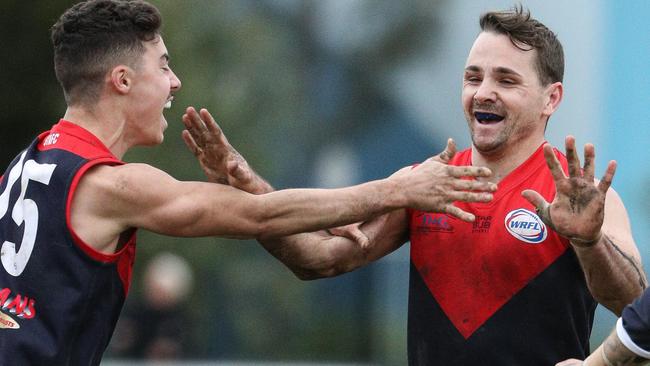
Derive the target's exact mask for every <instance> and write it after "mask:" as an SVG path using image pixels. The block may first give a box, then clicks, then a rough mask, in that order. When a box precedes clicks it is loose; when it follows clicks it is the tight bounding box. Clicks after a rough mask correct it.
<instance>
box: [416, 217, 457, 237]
mask: <svg viewBox="0 0 650 366" xmlns="http://www.w3.org/2000/svg"><path fill="white" fill-rule="evenodd" d="M415 231H416V232H418V233H432V232H449V233H451V232H454V227H453V226H452V225H451V223H450V222H449V217H447V215H443V214H428V213H427V214H420V217H418V221H417V222H416V226H415Z"/></svg>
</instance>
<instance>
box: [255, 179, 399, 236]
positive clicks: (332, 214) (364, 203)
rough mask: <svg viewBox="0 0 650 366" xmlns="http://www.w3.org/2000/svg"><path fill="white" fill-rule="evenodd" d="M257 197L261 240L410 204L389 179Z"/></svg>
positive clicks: (342, 223)
mask: <svg viewBox="0 0 650 366" xmlns="http://www.w3.org/2000/svg"><path fill="white" fill-rule="evenodd" d="M255 197H259V200H260V201H259V202H257V204H256V205H255V208H254V209H253V210H254V211H252V212H251V214H253V215H255V217H256V220H258V222H259V223H260V225H261V228H260V231H259V233H258V235H257V237H258V238H260V239H266V238H273V237H280V236H286V235H291V234H296V233H299V232H313V231H317V230H321V229H324V228H331V227H336V226H341V225H345V224H350V223H353V222H361V221H366V220H368V219H370V218H372V217H376V216H379V215H382V214H384V213H387V212H389V211H392V210H395V209H397V208H402V207H405V206H406V204H407V202H406V199H405V198H404V196H403V194H402V193H401V191H400V189H399V188H398V186H397V185H396V184H395V183H394V182H392V181H391V180H389V179H383V180H378V181H373V182H369V183H364V184H361V185H357V186H353V187H348V188H341V189H332V190H325V189H291V190H282V191H276V192H272V193H268V194H265V195H261V196H255Z"/></svg>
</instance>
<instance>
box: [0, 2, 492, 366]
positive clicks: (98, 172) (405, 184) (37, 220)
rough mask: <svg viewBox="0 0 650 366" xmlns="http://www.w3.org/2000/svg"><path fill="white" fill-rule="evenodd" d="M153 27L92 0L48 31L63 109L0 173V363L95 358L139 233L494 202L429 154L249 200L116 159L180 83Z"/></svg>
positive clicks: (139, 10) (227, 229) (136, 11)
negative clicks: (358, 177)
mask: <svg viewBox="0 0 650 366" xmlns="http://www.w3.org/2000/svg"><path fill="white" fill-rule="evenodd" d="M160 26H161V17H160V13H159V12H158V10H157V9H156V8H155V7H154V6H152V5H151V4H149V3H146V2H144V1H139V0H91V1H88V2H81V3H79V4H77V5H75V6H73V7H72V8H70V9H68V10H67V11H66V12H65V13H64V14H63V15H62V16H61V17H60V19H59V20H58V22H57V23H56V24H55V25H54V26H53V27H52V42H53V44H54V66H55V71H56V76H57V78H58V80H59V82H60V83H61V85H62V87H63V91H64V94H65V100H66V103H67V110H66V112H65V115H64V116H63V118H62V119H61V120H60V121H59V122H58V123H57V124H55V125H54V126H53V127H52V129H51V130H49V131H47V132H44V133H43V134H41V135H40V136H38V138H36V139H35V141H34V142H33V143H32V144H31V145H30V146H29V147H27V148H26V149H25V150H24V151H23V152H21V153H19V154H18V156H17V157H16V158H15V159H14V160H13V161H12V163H11V164H10V165H9V167H8V168H7V170H6V171H5V174H4V175H3V176H2V177H0V243H2V245H1V254H2V256H1V257H2V260H1V262H2V266H1V267H0V365H12V366H21V365H74V366H76V365H98V364H99V363H100V360H101V356H102V353H103V352H104V349H105V348H106V346H107V344H108V342H109V339H110V337H111V334H112V333H113V329H114V328H115V322H116V321H117V318H118V315H119V313H120V310H121V308H122V305H123V303H124V299H125V297H126V294H127V292H128V288H129V284H130V278H131V270H132V267H133V261H134V255H135V232H136V230H137V229H139V228H143V229H147V230H151V231H153V232H156V233H160V234H165V235H174V236H180V237H193V236H226V237H239V238H254V237H255V238H263V237H266V236H269V237H273V236H280V235H289V234H294V233H298V232H302V231H312V230H318V229H323V228H328V227H332V226H337V225H340V224H345V223H351V222H354V221H358V220H365V219H370V218H372V217H375V216H377V215H380V214H384V213H387V212H390V211H392V210H395V209H400V208H405V207H418V208H421V209H426V210H433V211H439V212H449V213H451V214H452V215H456V216H458V217H460V218H462V219H463V220H469V221H471V220H473V215H471V214H469V213H466V212H463V211H462V210H460V209H459V208H458V207H456V206H453V205H452V203H453V201H455V200H467V201H481V202H486V201H489V200H490V199H491V198H492V196H491V194H490V193H487V192H492V191H494V190H495V185H494V184H492V183H488V182H478V181H471V180H467V179H464V178H467V177H479V176H480V177H487V176H489V174H490V172H489V170H488V169H486V168H477V167H451V166H447V165H446V164H444V163H442V162H441V159H440V158H432V159H429V160H428V161H427V162H425V163H424V164H422V165H421V166H420V167H418V169H413V170H409V171H405V172H400V173H399V174H395V175H393V176H391V177H389V178H387V179H383V180H378V181H374V182H369V183H366V184H362V185H359V186H355V187H348V188H343V189H338V190H287V191H279V192H274V193H270V194H265V195H258V196H255V195H251V194H249V193H245V192H242V191H240V190H237V189H234V188H232V187H229V186H227V185H222V184H212V183H200V182H180V181H177V180H175V179H174V178H172V177H171V176H170V175H168V174H167V173H165V172H163V171H161V170H159V169H156V168H154V167H152V166H150V165H147V164H135V163H131V164H126V163H124V162H123V161H121V158H122V156H123V155H124V154H125V153H126V152H127V151H128V150H129V149H131V148H132V147H134V146H142V145H144V146H148V145H156V144H160V143H161V142H162V141H163V136H164V131H165V129H166V127H167V121H166V120H165V117H164V115H163V110H164V108H169V107H170V106H171V101H172V100H173V95H174V93H175V92H177V91H178V90H179V89H180V87H181V82H180V80H179V79H178V77H176V75H175V74H174V72H173V71H172V70H171V68H170V66H169V55H168V52H167V49H166V47H165V43H164V41H163V38H162V37H161V35H160ZM188 112H194V113H196V111H194V109H193V108H188ZM202 113H206V112H205V111H203V112H202ZM486 191H487V192H486Z"/></svg>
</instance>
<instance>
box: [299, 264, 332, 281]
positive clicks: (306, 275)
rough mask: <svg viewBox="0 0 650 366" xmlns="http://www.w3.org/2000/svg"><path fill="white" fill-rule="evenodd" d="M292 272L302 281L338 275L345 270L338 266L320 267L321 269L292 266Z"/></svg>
mask: <svg viewBox="0 0 650 366" xmlns="http://www.w3.org/2000/svg"><path fill="white" fill-rule="evenodd" d="M290 269H291V272H293V274H294V275H295V276H296V278H298V279H299V280H301V281H313V280H318V279H321V278H329V277H336V276H338V275H340V274H342V273H344V272H341V271H339V270H337V269H336V268H327V269H324V268H320V269H306V268H295V267H294V268H290Z"/></svg>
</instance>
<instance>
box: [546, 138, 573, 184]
mask: <svg viewBox="0 0 650 366" xmlns="http://www.w3.org/2000/svg"><path fill="white" fill-rule="evenodd" d="M544 158H545V159H546V165H548V168H549V169H550V170H551V175H552V176H553V180H555V182H556V183H557V182H558V181H560V180H563V179H567V176H566V175H565V174H564V170H562V166H561V165H560V161H559V160H558V159H557V156H555V152H554V151H553V147H552V146H551V144H546V145H544Z"/></svg>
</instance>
